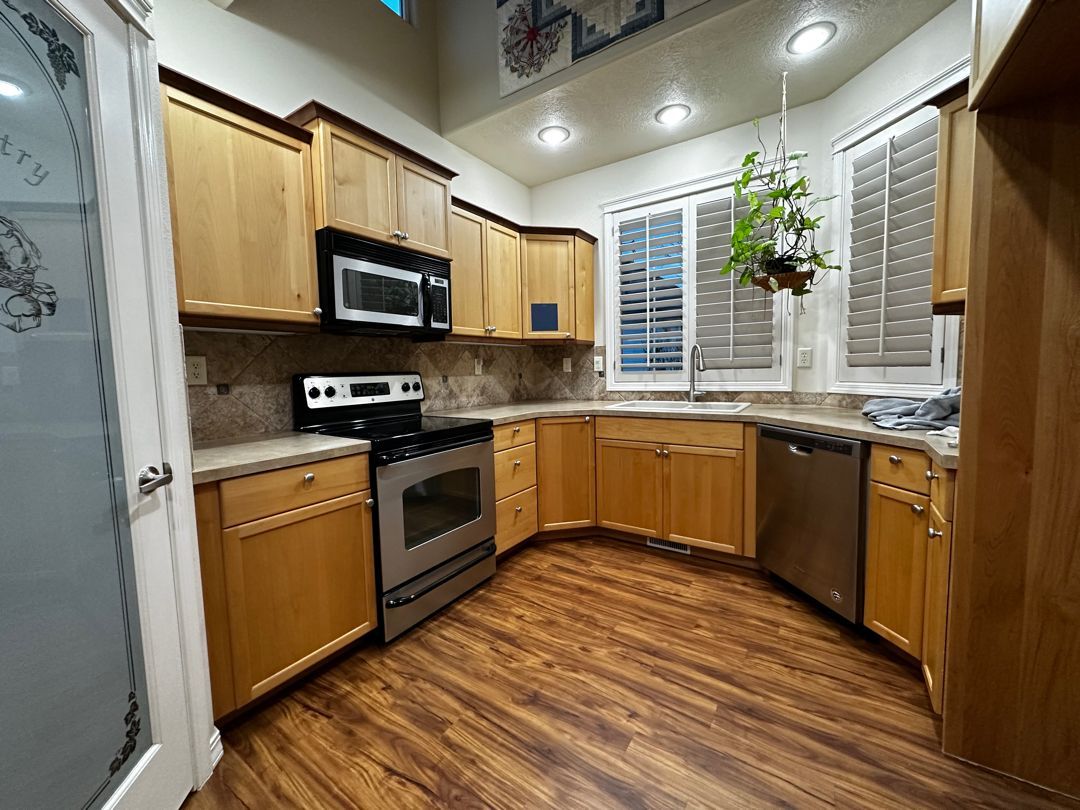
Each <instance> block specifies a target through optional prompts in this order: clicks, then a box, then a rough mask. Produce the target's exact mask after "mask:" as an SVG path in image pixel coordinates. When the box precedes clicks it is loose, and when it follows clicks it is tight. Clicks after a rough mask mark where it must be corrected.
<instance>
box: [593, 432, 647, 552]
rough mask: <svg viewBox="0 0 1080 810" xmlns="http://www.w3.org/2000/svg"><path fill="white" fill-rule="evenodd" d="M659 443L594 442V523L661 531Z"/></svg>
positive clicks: (640, 531) (636, 531)
mask: <svg viewBox="0 0 1080 810" xmlns="http://www.w3.org/2000/svg"><path fill="white" fill-rule="evenodd" d="M662 452H663V450H662V448H661V447H660V445H659V444H651V443H646V442H626V441H622V440H619V439H599V440H598V441H597V442H596V523H597V525H598V526H603V527H605V528H608V529H617V530H618V531H622V532H631V533H632V534H642V535H645V536H646V537H660V536H661V534H662V533H663V531H664V469H663V465H662V464H661V455H660V454H661V453H662Z"/></svg>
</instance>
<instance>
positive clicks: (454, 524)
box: [293, 374, 495, 641]
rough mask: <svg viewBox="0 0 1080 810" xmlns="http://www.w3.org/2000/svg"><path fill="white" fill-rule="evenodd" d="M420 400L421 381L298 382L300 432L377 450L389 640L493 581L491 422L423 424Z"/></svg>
mask: <svg viewBox="0 0 1080 810" xmlns="http://www.w3.org/2000/svg"><path fill="white" fill-rule="evenodd" d="M423 399H424V388H423V382H422V381H421V379H420V375H419V374H375V375H371V374H304V375H297V376H296V377H294V378H293V416H294V421H295V424H296V427H297V429H298V430H304V431H310V432H315V433H325V434H328V435H332V436H346V437H350V438H357V439H366V440H367V441H370V442H371V454H370V458H371V473H372V474H371V480H372V482H373V486H374V494H375V548H376V574H377V576H376V580H377V584H378V590H379V603H380V608H379V614H380V615H379V624H380V626H381V627H382V632H383V638H384V639H385V640H387V641H389V640H390V639H392V638H395V637H396V636H398V635H400V634H401V633H403V632H404V631H405V630H408V629H409V628H410V627H412V626H413V625H415V624H416V623H417V622H419V621H421V620H423V619H424V618H426V617H427V616H430V615H431V614H432V613H434V612H435V611H436V610H438V609H439V608H441V607H443V606H444V605H446V604H448V603H450V602H452V601H453V600H454V599H456V598H457V597H459V596H461V595H462V594H463V593H465V592H466V591H468V590H469V589H471V588H473V587H475V586H476V585H478V584H479V583H481V582H483V581H484V580H485V579H487V578H488V577H490V576H491V575H492V574H494V573H495V542H494V536H495V463H494V437H493V433H492V428H491V421H490V420H487V419H457V418H450V417H441V416H423V415H422V414H421V412H420V403H421V401H423Z"/></svg>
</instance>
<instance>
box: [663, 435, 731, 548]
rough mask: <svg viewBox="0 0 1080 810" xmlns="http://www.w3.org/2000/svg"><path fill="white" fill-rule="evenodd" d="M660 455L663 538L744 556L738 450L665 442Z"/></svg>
mask: <svg viewBox="0 0 1080 810" xmlns="http://www.w3.org/2000/svg"><path fill="white" fill-rule="evenodd" d="M663 459H664V537H665V538H666V539H668V540H674V541H676V542H678V543H687V544H689V545H692V546H702V547H704V548H710V549H713V550H715V551H726V552H728V553H729V554H742V547H743V536H742V528H743V454H742V451H740V450H716V449H714V448H711V447H682V446H680V445H667V446H665V447H664V449H663Z"/></svg>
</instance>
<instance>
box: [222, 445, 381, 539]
mask: <svg viewBox="0 0 1080 810" xmlns="http://www.w3.org/2000/svg"><path fill="white" fill-rule="evenodd" d="M220 486H221V523H222V525H223V526H236V525H238V524H240V523H247V522H248V521H251V520H258V519H259V518H263V517H268V516H269V515H277V514H281V513H282V512H288V511H289V510H291V509H299V508H300V507H301V506H310V505H311V504H313V503H319V502H320V501H327V500H330V499H331V498H340V497H341V496H342V495H348V494H350V493H353V492H360V491H361V490H365V489H367V488H368V456H367V453H361V454H359V455H356V456H345V457H343V458H334V459H330V460H329V461H316V462H313V463H311V464H299V465H297V466H295V467H286V468H285V469H283V470H274V471H272V472H265V473H256V474H255V475H245V476H242V477H241V478H229V479H227V480H225V481H222V482H221V485H220Z"/></svg>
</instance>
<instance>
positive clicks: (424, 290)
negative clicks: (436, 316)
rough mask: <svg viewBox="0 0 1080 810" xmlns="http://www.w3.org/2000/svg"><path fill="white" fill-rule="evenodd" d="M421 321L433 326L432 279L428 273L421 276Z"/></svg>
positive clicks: (425, 324)
mask: <svg viewBox="0 0 1080 810" xmlns="http://www.w3.org/2000/svg"><path fill="white" fill-rule="evenodd" d="M420 323H422V324H423V325H424V326H426V327H428V328H429V329H430V328H431V279H430V277H429V276H428V274H427V273H424V274H422V275H421V276H420Z"/></svg>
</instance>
